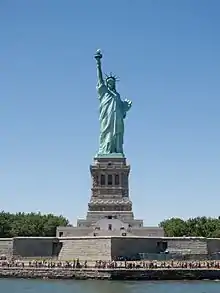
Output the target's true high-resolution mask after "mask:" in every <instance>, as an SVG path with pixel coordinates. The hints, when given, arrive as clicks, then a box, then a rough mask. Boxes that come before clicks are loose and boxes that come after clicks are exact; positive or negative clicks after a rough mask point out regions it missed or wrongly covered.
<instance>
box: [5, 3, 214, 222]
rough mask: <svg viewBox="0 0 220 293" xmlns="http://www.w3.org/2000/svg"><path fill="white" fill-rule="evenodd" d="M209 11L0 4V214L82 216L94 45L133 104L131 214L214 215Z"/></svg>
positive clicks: (93, 123)
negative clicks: (31, 213)
mask: <svg viewBox="0 0 220 293" xmlns="http://www.w3.org/2000/svg"><path fill="white" fill-rule="evenodd" d="M219 11H220V2H219V1H218V0H184V1H176V0H166V1H164V0H160V1H158V0H151V1H150V0H148V1H147V0H139V1H128V0H112V1H103V0H93V1H91V0H87V1H86V0H78V1H74V0H65V1H58V0H47V1H45V0H35V1H29V0H22V1H16V0H14V1H7V0H1V1H0V41H1V44H0V151H1V156H0V208H1V209H3V210H5V211H10V212H17V211H25V212H30V211H41V212H43V213H49V212H51V213H55V214H63V215H64V216H66V217H68V218H69V220H70V221H71V222H73V223H75V221H76V218H78V217H84V216H85V214H86V211H87V203H88V200H89V198H90V186H91V179H90V174H89V164H90V163H91V162H92V160H93V156H94V155H95V153H96V151H97V149H98V136H99V121H98V100H97V95H96V89H95V86H96V68H95V61H94V58H93V54H94V53H95V51H96V49H97V48H102V49H103V53H104V59H103V63H104V64H103V66H104V71H105V72H110V71H113V72H114V73H116V74H117V75H119V76H120V83H119V84H118V90H119V92H120V93H121V95H122V97H127V98H129V99H131V100H132V101H133V107H132V109H131V111H130V112H129V114H128V116H127V119H126V133H125V146H124V148H125V153H126V156H127V159H128V162H129V163H130V164H131V167H132V172H131V177H130V195H131V198H132V200H133V208H134V212H135V216H136V217H137V218H143V219H144V220H145V224H146V225H155V224H158V223H159V222H160V221H161V220H163V219H164V218H168V217H172V216H174V217H176V216H178V217H183V218H188V217H193V216H198V215H201V216H202V215H206V216H219V203H220V115H219V109H220V53H219V52H220V36H219V32H220V18H219Z"/></svg>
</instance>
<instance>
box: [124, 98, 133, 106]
mask: <svg viewBox="0 0 220 293" xmlns="http://www.w3.org/2000/svg"><path fill="white" fill-rule="evenodd" d="M125 102H126V103H127V104H128V106H129V107H131V106H132V101H130V100H128V99H125Z"/></svg>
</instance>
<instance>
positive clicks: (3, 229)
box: [0, 211, 69, 238]
mask: <svg viewBox="0 0 220 293" xmlns="http://www.w3.org/2000/svg"><path fill="white" fill-rule="evenodd" d="M68 224H69V222H68V220H67V219H66V218H64V217H63V216H55V215H53V214H47V215H42V214H41V213H16V214H13V213H7V212H4V211H2V212H0V237H1V238H10V237H16V236H44V237H46V236H47V237H49V236H51V237H52V236H55V235H56V228H57V227H58V226H67V225H68Z"/></svg>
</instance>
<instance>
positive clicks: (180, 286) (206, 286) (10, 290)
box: [0, 279, 220, 293]
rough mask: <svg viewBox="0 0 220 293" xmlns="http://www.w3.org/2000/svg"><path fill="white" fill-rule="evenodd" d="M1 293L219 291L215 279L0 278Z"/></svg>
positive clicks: (218, 284)
mask: <svg viewBox="0 0 220 293" xmlns="http://www.w3.org/2000/svg"><path fill="white" fill-rule="evenodd" d="M0 292H1V293H220V282H218V281H191V282H188V281H182V282H168V281H167V282H162V281H161V282H149V281H148V282H146V281H140V282H137V281H135V282H133V281H127V282H125V281H124V282H123V281H91V280H88V281H76V280H73V281H48V280H21V279H20V280H19V279H0Z"/></svg>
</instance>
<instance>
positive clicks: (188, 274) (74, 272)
mask: <svg viewBox="0 0 220 293" xmlns="http://www.w3.org/2000/svg"><path fill="white" fill-rule="evenodd" d="M0 278H20V279H60V280H74V279H75V280H87V279H96V280H150V281H156V280H170V281H172V280H173V281H174V280H204V279H206V280H217V279H220V269H213V268H211V269H207V268H192V269H189V268H169V269H166V268H154V269H144V268H138V269H137V268H136V269H126V268H114V269H95V268H87V269H85V268H83V269H73V268H32V267H24V268H22V267H9V268H8V267H0Z"/></svg>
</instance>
